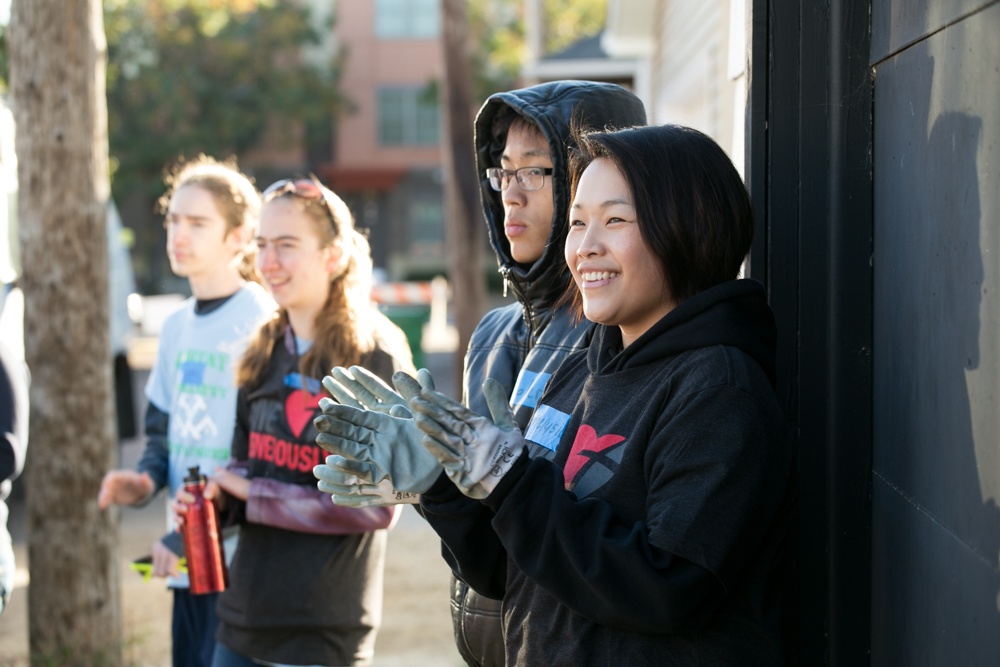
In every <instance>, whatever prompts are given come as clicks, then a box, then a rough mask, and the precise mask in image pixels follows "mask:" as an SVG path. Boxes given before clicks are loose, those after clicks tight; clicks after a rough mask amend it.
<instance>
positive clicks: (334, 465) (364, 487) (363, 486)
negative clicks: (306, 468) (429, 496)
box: [313, 456, 440, 507]
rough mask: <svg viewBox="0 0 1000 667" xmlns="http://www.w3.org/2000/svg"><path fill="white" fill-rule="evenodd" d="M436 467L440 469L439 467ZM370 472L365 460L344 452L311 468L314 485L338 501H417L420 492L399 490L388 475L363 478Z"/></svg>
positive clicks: (363, 503) (381, 503) (370, 503)
mask: <svg viewBox="0 0 1000 667" xmlns="http://www.w3.org/2000/svg"><path fill="white" fill-rule="evenodd" d="M438 470H439V471H440V467H439V468H438ZM369 473H370V469H369V468H368V467H366V464H364V463H361V462H359V461H354V460H353V459H347V458H344V457H343V456H328V457H326V464H325V465H322V464H321V465H318V466H316V467H315V468H314V469H313V474H314V475H316V478H317V479H318V480H319V483H318V484H317V485H316V486H317V488H318V489H319V490H320V491H322V492H323V493H329V494H330V495H331V496H332V497H333V502H334V503H335V504H337V505H342V506H344V507H386V506H388V505H403V504H410V505H418V504H420V494H419V493H413V492H410V491H400V490H399V489H397V488H395V487H393V485H392V480H391V479H389V478H386V479H383V480H382V481H381V482H378V483H374V484H373V483H371V482H368V481H366V480H367V476H368V474H369ZM359 475H363V476H364V478H362V477H359Z"/></svg>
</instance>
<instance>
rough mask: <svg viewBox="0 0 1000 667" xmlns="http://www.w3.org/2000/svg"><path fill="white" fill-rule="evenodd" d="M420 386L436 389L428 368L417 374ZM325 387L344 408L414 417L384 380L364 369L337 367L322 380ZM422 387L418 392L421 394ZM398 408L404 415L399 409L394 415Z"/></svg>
mask: <svg viewBox="0 0 1000 667" xmlns="http://www.w3.org/2000/svg"><path fill="white" fill-rule="evenodd" d="M417 383H418V384H419V385H420V387H430V388H431V389H433V388H434V378H433V377H431V373H430V371H428V370H427V369H426V368H421V369H420V370H419V371H417ZM323 386H324V387H326V390H327V391H328V392H330V395H331V396H333V398H334V400H336V401H337V402H338V403H340V404H341V405H348V406H351V407H353V408H358V409H359V410H373V411H375V412H381V413H384V414H390V413H392V414H393V416H395V417H409V416H411V415H410V409H409V408H408V407H407V405H406V399H405V398H403V397H402V396H400V395H399V394H397V393H396V392H395V391H393V390H392V387H390V386H389V385H387V384H386V383H385V382H383V381H382V378H380V377H379V376H377V375H375V374H374V373H372V372H371V371H369V370H367V369H365V368H362V367H361V366H351V368H350V369H345V368H343V367H342V366H335V367H334V368H333V369H332V370H331V371H330V374H329V375H327V376H326V377H325V378H323ZM420 387H418V388H417V391H420ZM396 406H398V407H399V409H401V410H403V411H404V412H400V411H399V409H397V411H396V412H395V413H393V412H392V408H393V407H396Z"/></svg>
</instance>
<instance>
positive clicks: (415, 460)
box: [313, 366, 524, 507]
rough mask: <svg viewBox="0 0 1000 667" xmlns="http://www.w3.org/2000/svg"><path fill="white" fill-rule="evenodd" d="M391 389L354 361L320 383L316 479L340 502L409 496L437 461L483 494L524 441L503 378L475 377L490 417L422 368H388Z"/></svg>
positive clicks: (462, 486) (472, 492) (459, 482)
mask: <svg viewBox="0 0 1000 667" xmlns="http://www.w3.org/2000/svg"><path fill="white" fill-rule="evenodd" d="M392 383H393V385H394V387H395V388H396V391H393V390H392V388H390V387H389V386H388V385H387V384H385V383H384V382H383V381H382V380H381V379H379V378H378V377H377V376H375V375H373V374H372V373H370V372H368V371H366V370H365V369H363V368H361V367H360V366H352V367H351V368H350V369H345V368H342V367H339V366H338V367H336V368H334V369H333V370H332V371H330V375H328V376H326V377H325V378H323V386H324V387H326V389H327V391H329V392H330V394H331V395H332V396H333V397H334V399H336V400H331V399H329V398H323V399H321V400H320V409H321V410H322V412H323V413H322V414H321V415H320V416H319V417H317V418H316V420H315V422H314V423H315V425H316V429H317V430H318V431H319V435H318V436H317V438H316V444H318V445H319V446H320V447H322V448H323V449H325V450H326V451H327V452H329V453H330V456H327V457H326V463H325V464H320V465H318V466H316V467H315V468H314V469H313V473H314V474H315V475H316V478H317V479H318V480H319V483H318V484H317V487H318V488H319V490H320V491H323V492H324V493H329V494H330V495H331V496H332V497H333V502H334V503H336V504H338V505H343V506H347V507H372V506H384V505H395V504H400V503H417V502H419V500H420V494H422V493H424V492H425V491H427V490H428V489H429V488H430V487H431V485H432V484H433V483H434V481H435V480H436V479H437V478H438V476H439V475H440V474H441V470H442V469H443V470H444V471H445V473H446V474H447V475H448V477H449V478H450V479H451V481H452V482H453V483H454V484H455V486H457V487H458V488H459V490H461V492H462V493H463V494H465V495H466V496H468V497H470V498H480V499H481V498H485V497H486V496H488V495H489V494H490V493H491V492H492V491H493V489H495V488H496V486H497V484H498V483H499V482H500V480H501V479H502V478H503V476H504V475H505V474H506V473H507V471H508V470H510V468H511V466H512V465H513V464H514V461H515V460H516V459H517V457H518V455H519V454H520V453H521V451H522V450H523V449H524V439H523V438H522V436H521V431H520V429H519V428H518V426H517V422H515V421H514V414H513V412H512V411H511V409H510V405H509V404H508V402H507V393H506V390H505V389H504V388H503V386H502V385H501V384H500V383H499V382H497V381H495V380H492V379H487V380H486V382H484V383H483V395H484V397H485V398H486V404H487V405H488V406H489V409H490V414H491V416H492V418H493V419H492V420H490V419H487V418H486V417H483V416H480V415H477V414H476V413H475V412H472V411H471V410H469V409H468V408H466V407H465V406H463V405H462V404H461V403H458V402H457V401H455V400H453V399H451V398H449V397H447V396H445V395H444V394H442V393H440V392H438V391H435V390H434V379H433V378H432V377H431V374H430V373H429V372H428V371H427V370H426V369H421V370H420V371H419V372H418V373H417V377H416V378H413V377H410V376H409V375H407V374H406V373H404V372H397V373H395V374H394V375H393V376H392Z"/></svg>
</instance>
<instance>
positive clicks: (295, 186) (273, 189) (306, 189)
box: [262, 178, 339, 229]
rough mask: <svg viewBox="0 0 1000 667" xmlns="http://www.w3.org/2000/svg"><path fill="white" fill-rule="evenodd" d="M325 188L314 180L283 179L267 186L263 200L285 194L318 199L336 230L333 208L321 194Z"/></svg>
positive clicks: (324, 195) (323, 194)
mask: <svg viewBox="0 0 1000 667" xmlns="http://www.w3.org/2000/svg"><path fill="white" fill-rule="evenodd" d="M324 189H325V188H323V186H322V185H320V184H319V183H317V182H316V181H314V180H311V179H308V178H297V179H293V178H284V179H282V180H280V181H275V182H274V183H271V185H269V186H267V189H266V190H264V192H263V193H262V194H263V198H264V199H265V200H267V199H273V198H275V197H280V196H281V195H283V194H285V193H289V194H292V195H295V196H296V197H302V198H303V199H318V200H321V201H322V202H323V204H324V205H325V208H326V213H327V215H329V216H330V222H332V223H333V227H334V229H337V228H338V227H339V225H338V224H337V218H336V216H334V214H333V208H332V207H331V205H330V202H329V201H328V200H327V198H326V194H325V193H324V192H323V191H324Z"/></svg>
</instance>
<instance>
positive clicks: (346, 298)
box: [237, 181, 375, 387]
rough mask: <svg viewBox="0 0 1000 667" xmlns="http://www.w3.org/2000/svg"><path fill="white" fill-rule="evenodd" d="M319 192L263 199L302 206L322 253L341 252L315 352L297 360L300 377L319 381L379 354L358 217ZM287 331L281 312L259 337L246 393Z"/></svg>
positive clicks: (246, 359) (367, 255)
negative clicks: (290, 201) (336, 249)
mask: <svg viewBox="0 0 1000 667" xmlns="http://www.w3.org/2000/svg"><path fill="white" fill-rule="evenodd" d="M314 183H315V184H316V185H317V186H319V187H320V189H321V191H322V194H323V197H322V199H312V198H308V197H303V196H297V195H296V194H295V193H294V192H293V191H291V190H285V191H281V190H279V191H278V192H276V193H274V194H273V195H270V196H265V198H264V204H265V205H267V203H269V202H271V201H273V200H275V199H279V198H282V197H294V198H295V199H296V200H297V201H299V202H300V203H301V204H302V206H303V210H304V211H305V213H306V215H307V217H308V218H309V220H310V222H311V223H312V225H313V229H315V230H316V233H317V236H319V239H320V248H328V247H330V246H332V245H334V244H339V245H340V246H341V248H342V250H343V260H342V262H341V270H340V273H338V274H336V275H333V276H331V277H330V285H329V291H328V292H327V297H326V303H324V304H323V309H322V310H321V311H320V312H319V314H318V315H317V316H316V327H315V336H314V338H313V343H312V346H311V347H310V348H309V350H308V351H307V352H306V353H305V354H304V355H303V356H302V358H301V359H300V360H299V372H300V373H302V374H303V375H304V376H306V377H313V378H321V377H323V376H324V375H326V374H327V373H329V372H330V369H331V368H332V367H333V366H335V365H337V366H350V365H353V364H358V363H360V362H361V359H362V357H364V356H365V355H366V354H368V353H369V352H371V351H372V350H373V349H374V348H375V335H374V330H373V326H372V321H373V318H372V316H371V313H372V311H373V310H374V306H373V304H372V300H371V275H372V259H371V249H370V247H369V245H368V239H366V238H365V237H364V236H363V235H362V234H361V233H360V232H358V231H357V230H356V229H355V228H354V216H353V215H351V211H350V209H348V208H347V204H345V203H344V201H343V200H342V199H341V198H340V197H338V196H337V195H336V194H334V193H333V192H332V191H331V190H328V189H327V188H325V187H323V186H322V185H320V184H319V183H318V182H315V181H314ZM287 328H288V313H287V312H286V311H285V310H284V309H280V310H279V311H278V312H277V313H276V314H275V316H274V317H273V318H272V319H271V320H269V321H268V322H266V323H265V324H264V325H263V326H261V327H260V329H259V330H258V332H257V335H256V337H255V338H254V339H253V340H252V341H251V342H250V344H249V346H248V347H247V349H246V352H245V353H244V354H243V360H242V362H241V363H240V368H239V371H238V374H237V382H238V384H239V385H240V386H242V387H256V386H258V385H259V384H260V383H261V382H263V381H264V378H265V377H266V374H267V368H268V364H269V362H270V359H271V355H272V354H273V352H274V346H275V344H277V343H279V341H281V340H282V339H283V338H284V336H285V331H286V329H287Z"/></svg>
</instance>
